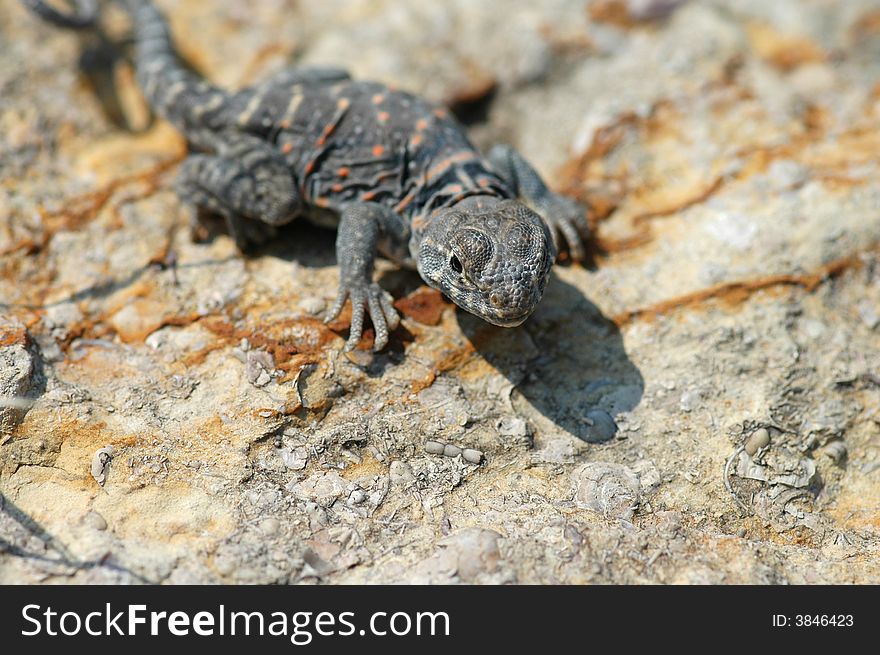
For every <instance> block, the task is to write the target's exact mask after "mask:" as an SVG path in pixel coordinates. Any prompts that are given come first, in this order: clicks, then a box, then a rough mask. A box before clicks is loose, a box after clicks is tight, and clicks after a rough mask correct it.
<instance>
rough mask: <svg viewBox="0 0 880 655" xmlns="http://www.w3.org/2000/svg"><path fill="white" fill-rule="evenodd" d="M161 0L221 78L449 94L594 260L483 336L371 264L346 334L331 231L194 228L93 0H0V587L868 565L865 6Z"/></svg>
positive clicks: (873, 179) (114, 14) (196, 60)
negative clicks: (573, 202)
mask: <svg viewBox="0 0 880 655" xmlns="http://www.w3.org/2000/svg"><path fill="white" fill-rule="evenodd" d="M159 4H160V5H161V6H162V7H163V8H164V9H165V10H167V12H168V14H169V16H170V18H171V21H172V25H173V29H174V32H175V34H176V36H177V38H178V40H179V43H180V50H181V52H182V54H183V55H184V56H185V57H186V58H187V60H188V61H189V62H190V63H191V64H192V65H193V66H194V67H195V68H196V69H198V70H200V71H202V72H203V73H205V74H206V75H208V76H209V77H210V78H211V79H213V80H215V81H216V82H218V83H220V84H223V85H227V86H229V87H238V86H242V85H246V84H249V83H252V82H254V81H257V80H259V79H261V78H262V77H265V76H266V75H269V74H271V73H272V72H273V71H275V70H278V69H279V68H280V67H282V66H284V65H286V64H289V63H290V62H291V61H296V62H298V63H304V64H336V65H339V64H341V65H345V66H348V67H349V68H351V70H352V71H353V72H354V73H355V74H356V75H357V76H359V77H369V78H377V79H380V80H383V81H386V82H391V83H396V84H398V85H400V86H402V87H405V88H409V89H412V90H415V91H418V92H421V93H424V94H426V95H427V96H429V97H431V98H432V99H434V100H436V101H440V102H445V103H448V104H450V105H452V106H453V108H454V109H455V110H456V111H457V113H458V115H459V116H460V117H462V119H463V120H466V121H467V122H469V123H471V124H472V134H473V135H474V138H475V140H476V141H477V142H478V143H479V144H480V145H481V146H488V145H489V144H491V143H494V142H498V141H504V142H509V143H513V144H515V145H516V146H518V147H519V148H520V149H521V150H522V151H523V152H524V153H525V154H526V155H527V156H528V157H530V158H531V159H532V160H533V161H534V163H535V164H536V166H537V167H538V168H539V169H540V170H541V171H542V172H543V173H544V174H545V175H546V177H547V179H548V180H550V181H551V183H552V184H553V186H555V187H556V188H558V189H560V190H562V191H564V192H566V193H569V194H571V195H573V196H575V197H578V198H580V199H581V200H583V201H584V202H585V203H586V204H587V205H588V206H589V207H590V209H591V220H592V222H593V225H594V226H595V235H596V236H595V240H594V243H593V244H592V251H593V254H594V257H593V262H592V264H591V265H590V266H588V267H580V266H572V265H564V264H563V265H561V266H559V267H557V268H556V273H555V277H554V279H553V280H552V282H551V284H550V286H549V289H548V291H547V294H546V296H545V298H544V300H543V303H542V304H541V306H540V307H539V309H538V311H537V312H536V314H535V315H534V316H533V318H531V319H530V320H529V321H528V322H527V323H526V324H524V325H523V326H522V327H520V328H517V329H512V330H505V329H502V328H494V327H491V326H489V325H486V324H483V323H480V322H479V321H478V320H476V319H473V318H472V317H470V316H468V315H465V314H462V313H461V312H459V311H456V310H455V309H454V308H453V307H452V306H451V305H449V304H447V303H446V302H445V301H444V300H443V299H442V298H441V297H440V296H438V295H437V294H435V293H434V292H432V291H430V290H428V289H427V288H426V287H424V286H422V285H421V283H420V280H419V278H418V276H417V275H416V274H414V273H411V272H405V271H398V270H397V269H396V268H395V267H394V266H392V265H391V264H389V263H387V262H383V263H382V264H381V265H380V280H381V283H382V284H383V286H385V287H386V288H387V289H389V290H390V291H392V292H393V293H394V294H395V296H396V297H398V298H401V300H400V301H399V302H398V307H399V308H400V310H401V311H402V313H403V314H404V316H405V320H404V322H403V327H401V328H400V329H399V330H397V331H396V332H395V334H394V335H393V339H392V344H391V346H390V348H389V349H388V351H387V352H385V353H382V354H379V355H375V356H374V355H371V354H370V352H369V350H368V349H367V348H368V346H369V342H370V338H371V335H368V336H367V337H366V338H365V341H364V343H363V344H362V345H363V347H364V350H359V351H357V352H356V353H355V354H354V355H352V356H351V357H347V356H345V355H343V354H342V353H341V346H342V344H343V343H344V338H345V336H346V334H347V332H346V327H345V323H344V322H339V323H336V324H332V325H330V326H329V327H327V326H324V324H323V323H322V320H321V314H322V312H323V311H324V310H325V309H326V308H327V307H328V304H329V301H331V300H332V298H333V296H334V295H335V287H336V281H337V275H338V269H337V268H336V266H335V262H334V256H333V240H334V236H333V234H332V233H329V232H324V231H321V230H319V229H317V228H311V227H308V226H307V225H305V224H302V225H296V224H295V225H293V226H291V227H290V229H289V230H287V229H285V230H284V231H283V232H282V233H281V234H280V235H279V237H278V239H277V240H276V241H274V242H273V243H272V244H271V245H268V246H266V247H265V248H263V249H262V250H260V251H258V252H257V253H255V254H254V255H251V256H248V257H243V256H241V255H239V254H238V253H237V252H236V250H235V248H234V246H233V243H232V242H231V240H230V239H229V237H228V236H227V235H225V234H224V233H223V231H222V229H218V230H217V231H216V233H215V234H213V236H212V238H210V239H209V240H208V241H207V242H205V243H193V241H192V240H191V238H190V235H189V232H188V230H187V229H186V226H187V217H186V213H185V212H184V211H182V209H181V207H180V203H179V202H178V200H177V198H176V196H175V195H174V193H173V191H172V190H171V183H172V180H173V175H174V171H175V169H176V167H177V165H178V163H179V162H180V160H181V157H182V154H183V152H184V144H183V143H182V142H181V140H180V138H179V137H178V136H177V135H176V134H175V132H174V131H173V129H171V128H170V127H169V126H167V125H165V124H163V123H162V122H161V121H157V120H153V119H151V117H150V115H149V112H148V111H146V109H145V107H144V105H143V101H142V100H141V99H140V96H139V94H138V91H137V89H136V86H135V85H134V82H133V79H132V71H131V70H130V68H129V67H128V66H127V64H126V63H125V62H124V60H121V59H119V58H118V56H117V55H118V54H119V53H118V50H119V48H120V47H121V46H119V43H120V40H121V39H124V37H125V33H126V27H127V23H126V20H125V17H124V16H123V15H122V14H121V12H120V11H119V10H118V9H115V10H114V8H112V7H110V8H108V10H107V12H106V21H105V22H106V29H107V33H108V35H109V36H108V38H107V40H105V41H104V42H103V43H99V42H97V41H96V40H95V39H89V38H85V37H82V38H81V37H78V36H77V35H73V34H70V33H64V32H60V31H58V30H56V29H53V28H52V27H49V26H46V25H43V24H40V23H39V22H38V21H37V20H35V19H33V18H32V17H31V16H30V15H29V14H28V13H27V12H25V11H24V10H23V9H21V8H20V7H19V5H18V3H17V2H15V1H14V0H2V2H0V276H2V282H0V316H2V319H0V396H2V398H3V402H2V405H0V424H2V430H0V432H2V436H0V582H4V583H9V582H16V583H24V582H101V583H107V582H110V583H112V582H119V583H129V582H168V583H183V582H188V583H193V582H195V583H202V582H236V583H238V582H242V583H243V582H247V583H254V582H261V583H268V582H279V583H297V582H325V583H343V582H344V583H360V582H367V583H378V582H430V583H445V582H458V581H461V582H478V583H489V582H494V583H498V582H519V583H654V582H661V583H818V582H833V583H843V582H857V583H858V582H878V581H880V337H878V330H880V327H878V326H880V249H878V241H880V215H878V214H880V174H878V173H880V7H878V5H877V3H876V1H872V0H848V1H847V2H845V3H844V2H837V1H835V0H810V1H806V0H805V1H802V2H796V1H794V0H780V1H778V2H767V1H766V0H762V1H759V0H738V1H729V2H723V1H721V0H717V1H712V2H710V1H706V2H699V1H697V0H692V1H691V2H674V1H672V0H665V1H664V0H627V1H623V0H618V1H614V0H593V1H592V2H584V1H583V0H542V1H541V2H534V0H515V1H514V0H509V1H505V2H503V3H501V2H500V1H498V0H482V1H480V2H473V1H471V0H454V1H450V2H442V3H410V2H392V1H391V0H357V1H355V2H351V1H349V0H324V1H322V2H296V1H294V0H259V1H255V2H251V3H243V4H240V5H239V4H238V3H209V2H184V1H183V0H166V1H163V2H160V3H159ZM502 5H503V6H502ZM113 44H115V45H113ZM172 253H173V255H174V256H175V257H176V260H177V263H178V266H177V271H176V273H175V272H174V271H173V270H172V269H170V268H169V267H167V263H168V261H169V254H172ZM462 449H466V450H462Z"/></svg>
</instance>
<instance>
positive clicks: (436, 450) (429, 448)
mask: <svg viewBox="0 0 880 655" xmlns="http://www.w3.org/2000/svg"><path fill="white" fill-rule="evenodd" d="M443 449H444V444H442V443H440V442H439V441H431V440H428V441H426V442H425V452H426V453H429V454H431V455H442V454H443Z"/></svg>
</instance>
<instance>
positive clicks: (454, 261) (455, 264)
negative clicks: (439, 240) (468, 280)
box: [449, 255, 464, 275]
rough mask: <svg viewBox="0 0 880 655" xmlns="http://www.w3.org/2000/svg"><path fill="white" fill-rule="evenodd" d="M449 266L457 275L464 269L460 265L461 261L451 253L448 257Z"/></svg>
mask: <svg viewBox="0 0 880 655" xmlns="http://www.w3.org/2000/svg"><path fill="white" fill-rule="evenodd" d="M449 267H450V268H451V269H452V270H453V271H455V272H456V273H458V274H459V275H461V272H462V271H463V270H464V269H463V268H462V266H461V261H459V259H458V257H456V256H455V255H453V256H452V257H450V259H449Z"/></svg>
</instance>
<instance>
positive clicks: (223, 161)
mask: <svg viewBox="0 0 880 655" xmlns="http://www.w3.org/2000/svg"><path fill="white" fill-rule="evenodd" d="M22 1H23V2H24V4H25V5H26V6H28V7H29V8H30V9H31V10H32V11H34V12H35V13H36V14H38V15H40V16H41V17H42V18H44V19H45V20H48V21H49V22H52V23H54V24H56V25H59V26H62V27H69V28H83V27H87V26H89V25H91V24H93V22H94V15H95V3H94V1H93V0H77V1H76V2H74V3H73V4H74V7H75V10H76V12H75V13H72V14H64V13H61V12H59V11H58V10H56V9H53V8H52V7H49V6H47V5H45V4H44V1H43V0H22ZM122 5H123V6H124V7H125V9H126V10H127V11H128V13H129V14H130V15H131V18H132V22H133V24H134V31H135V44H136V55H135V68H136V70H137V78H138V82H139V84H140V85H141V87H142V88H143V90H144V93H145V96H146V98H147V100H148V102H149V103H150V105H151V106H152V107H153V109H154V111H156V112H157V113H158V114H159V115H161V116H163V117H164V118H166V119H167V120H169V121H170V122H171V123H173V124H174V125H175V126H176V127H177V128H178V129H180V130H181V132H182V133H183V134H184V135H185V137H186V139H187V141H188V142H189V144H190V147H191V148H192V150H193V151H195V152H194V153H193V154H191V155H190V156H189V158H188V159H187V160H186V161H185V162H184V164H183V165H182V166H181V169H180V173H179V177H178V182H177V189H178V192H179V194H180V196H181V197H182V198H183V199H184V200H185V201H187V202H189V203H190V204H192V205H194V206H195V207H196V209H197V210H199V211H208V212H212V213H216V214H219V215H221V216H223V218H224V219H225V220H226V223H227V226H228V229H229V232H230V234H231V236H232V237H233V238H234V239H235V241H236V243H237V244H238V246H239V248H240V249H241V250H245V249H246V248H247V247H248V245H249V243H250V242H251V241H253V240H254V239H256V238H257V237H258V236H259V233H260V231H261V230H260V229H257V228H259V226H260V225H263V226H278V225H283V224H285V223H288V222H290V221H292V220H294V219H295V218H297V217H299V216H304V217H305V218H307V219H309V220H311V221H313V222H315V223H318V224H321V225H331V226H334V227H337V228H338V233H337V239H336V255H337V260H338V262H339V266H340V284H339V293H338V295H337V298H336V302H335V303H334V304H333V306H332V308H331V309H330V311H329V312H328V314H327V316H326V320H327V321H331V320H333V319H335V318H336V317H337V316H338V315H339V313H340V312H341V310H342V308H343V307H344V305H345V302H346V300H351V303H352V319H351V329H350V333H349V338H348V341H347V342H346V346H345V348H346V350H351V349H353V348H354V347H355V346H356V345H357V344H358V342H359V341H360V339H361V335H362V332H363V326H364V320H365V318H366V316H367V315H369V317H370V319H371V320H372V323H373V326H374V328H375V331H376V338H375V343H374V348H375V349H376V350H380V349H382V348H384V347H385V345H386V344H387V343H388V332H389V330H393V329H394V328H395V327H396V326H397V324H398V322H399V318H398V315H397V312H396V311H395V310H394V307H393V306H392V304H391V300H390V297H389V295H388V294H387V293H386V292H385V291H383V290H382V289H381V288H380V287H379V286H378V285H377V284H376V283H375V282H373V263H374V259H375V255H376V253H377V251H378V252H381V253H382V254H383V255H385V256H386V257H389V258H390V259H392V260H394V261H396V262H398V263H399V264H401V265H403V266H407V267H413V268H416V269H418V271H419V274H420V275H421V276H422V278H423V279H424V280H425V282H426V283H428V284H429V285H431V286H432V287H435V288H437V289H439V290H441V291H442V292H443V293H444V294H446V296H448V297H449V298H450V299H451V300H452V301H453V302H455V303H456V304H457V305H458V306H459V307H461V308H463V309H465V310H467V311H469V312H471V313H472V314H475V315H477V316H479V317H480V318H482V319H484V320H486V321H488V322H490V323H494V324H495V325H502V326H508V327H509V326H514V325H519V324H520V323H522V322H523V321H524V320H526V318H528V317H529V316H530V315H531V314H532V312H533V311H534V310H535V307H536V306H537V305H538V302H539V301H540V300H541V297H542V296H543V293H544V287H545V286H546V283H547V279H548V277H549V274H550V268H551V266H552V264H553V260H554V259H555V256H556V252H557V251H558V249H559V247H558V246H559V243H560V237H562V238H564V240H565V242H566V244H567V247H568V250H569V252H570V254H571V256H572V259H574V260H580V259H582V258H583V256H584V247H583V240H584V239H585V238H586V237H587V235H588V232H589V230H588V226H587V222H586V218H585V212H584V209H583V208H582V207H581V206H580V205H578V204H577V203H576V202H574V201H573V200H571V199H569V198H565V197H563V196H559V195H557V194H554V193H553V192H551V191H550V190H549V189H548V188H547V185H546V184H544V182H543V181H542V180H541V178H540V177H539V176H538V174H537V173H536V172H535V171H534V169H533V168H532V167H531V166H530V165H529V164H528V163H527V162H526V160H525V159H523V157H522V156H520V155H519V154H518V153H517V152H516V151H514V150H513V149H512V148H509V147H505V146H497V147H496V148H494V149H493V151H492V152H491V153H490V155H489V157H488V158H486V157H483V156H482V155H481V154H480V153H479V152H478V151H477V149H476V148H475V147H474V146H473V145H472V144H471V142H470V141H469V139H468V138H467V135H466V134H465V132H464V130H463V128H462V127H461V125H459V124H458V123H457V122H456V121H455V120H454V118H452V117H451V116H450V115H449V114H448V112H446V110H444V109H442V108H439V107H436V106H434V105H431V104H430V103H428V102H426V101H425V100H423V99H421V98H418V97H416V96H413V95H411V94H408V93H405V92H402V91H397V90H394V89H391V88H389V87H387V86H384V85H382V84H378V83H374V82H362V81H354V80H352V79H351V78H350V77H349V76H348V74H347V73H346V72H345V71H343V70H338V69H294V70H284V71H282V72H281V73H280V74H277V75H276V76H275V77H273V78H271V79H269V80H268V81H266V82H263V83H261V84H258V85H255V86H253V87H250V88H247V89H245V90H243V91H239V92H237V93H230V92H227V91H224V90H222V89H219V88H217V87H215V86H213V85H211V84H210V83H209V82H207V81H206V80H204V79H202V78H201V77H199V76H197V75H195V74H193V73H192V72H190V71H189V70H187V69H186V68H184V67H182V66H181V65H180V63H179V61H178V60H177V58H176V56H175V53H174V48H173V44H172V41H171V36H170V33H169V30H168V26H167V23H166V21H165V19H164V18H163V16H162V15H161V14H160V13H159V11H158V10H157V9H156V8H155V7H154V6H153V4H152V3H151V2H147V1H140V0H123V2H122Z"/></svg>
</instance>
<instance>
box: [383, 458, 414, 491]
mask: <svg viewBox="0 0 880 655" xmlns="http://www.w3.org/2000/svg"><path fill="white" fill-rule="evenodd" d="M389 476H390V477H391V484H393V485H397V486H399V487H407V486H409V485H411V484H412V483H413V482H415V481H416V478H415V476H414V475H413V472H412V468H411V467H410V465H409V464H407V463H406V462H401V461H400V460H394V461H393V462H391V466H390V467H389Z"/></svg>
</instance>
